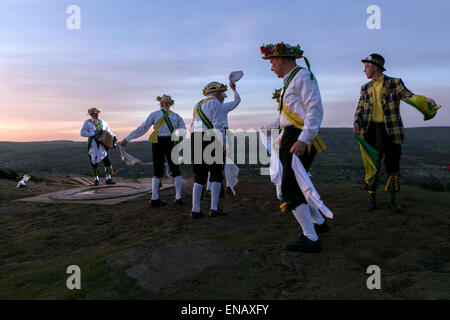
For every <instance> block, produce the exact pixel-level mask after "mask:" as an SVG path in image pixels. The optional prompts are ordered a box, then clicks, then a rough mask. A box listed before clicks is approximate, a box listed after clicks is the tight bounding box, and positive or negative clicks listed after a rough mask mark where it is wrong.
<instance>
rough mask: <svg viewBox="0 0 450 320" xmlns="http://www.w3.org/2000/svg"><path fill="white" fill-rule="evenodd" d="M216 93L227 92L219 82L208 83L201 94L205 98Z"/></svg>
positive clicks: (224, 86)
mask: <svg viewBox="0 0 450 320" xmlns="http://www.w3.org/2000/svg"><path fill="white" fill-rule="evenodd" d="M216 91H224V92H225V91H227V86H226V85H224V84H222V83H220V82H216V81H213V82H210V83H208V84H207V85H206V86H205V87H204V88H203V94H204V95H205V96H206V95H208V94H210V93H212V92H216Z"/></svg>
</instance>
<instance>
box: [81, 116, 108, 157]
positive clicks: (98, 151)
mask: <svg viewBox="0 0 450 320" xmlns="http://www.w3.org/2000/svg"><path fill="white" fill-rule="evenodd" d="M92 121H101V123H102V130H103V131H108V132H109V133H111V134H113V133H112V132H111V130H110V129H109V125H108V123H107V122H106V121H104V120H100V119H98V120H96V119H94V118H91V119H89V120H86V121H84V124H83V127H82V128H81V131H80V134H81V136H82V137H88V138H89V137H94V136H95V131H96V130H97V127H96V126H95V124H93V123H92ZM88 152H89V155H90V156H91V162H92V163H99V162H100V161H102V160H103V158H105V157H106V156H107V155H108V152H107V151H106V149H105V147H104V146H103V145H102V144H99V145H97V143H95V142H94V143H92V144H91V148H90V149H89V151H88Z"/></svg>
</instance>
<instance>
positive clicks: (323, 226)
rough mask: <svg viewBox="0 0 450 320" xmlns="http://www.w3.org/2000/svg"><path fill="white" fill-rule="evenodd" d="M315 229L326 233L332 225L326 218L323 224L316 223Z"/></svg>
mask: <svg viewBox="0 0 450 320" xmlns="http://www.w3.org/2000/svg"><path fill="white" fill-rule="evenodd" d="M314 230H316V233H318V234H320V233H325V232H327V231H328V230H330V227H329V226H328V223H327V221H326V220H325V221H324V223H322V224H314Z"/></svg>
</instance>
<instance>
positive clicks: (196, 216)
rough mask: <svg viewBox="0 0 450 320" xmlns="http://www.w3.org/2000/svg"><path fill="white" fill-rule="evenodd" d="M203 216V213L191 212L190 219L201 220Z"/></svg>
mask: <svg viewBox="0 0 450 320" xmlns="http://www.w3.org/2000/svg"><path fill="white" fill-rule="evenodd" d="M204 216H205V215H204V214H203V211H200V212H195V211H191V218H192V219H198V218H202V217H204Z"/></svg>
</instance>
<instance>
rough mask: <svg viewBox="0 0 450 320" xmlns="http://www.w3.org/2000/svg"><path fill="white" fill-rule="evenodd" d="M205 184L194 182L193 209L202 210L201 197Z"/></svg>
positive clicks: (194, 210) (195, 210)
mask: <svg viewBox="0 0 450 320" xmlns="http://www.w3.org/2000/svg"><path fill="white" fill-rule="evenodd" d="M202 191H203V186H202V185H201V184H198V183H194V187H193V188H192V211H193V212H200V198H201V197H202Z"/></svg>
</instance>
